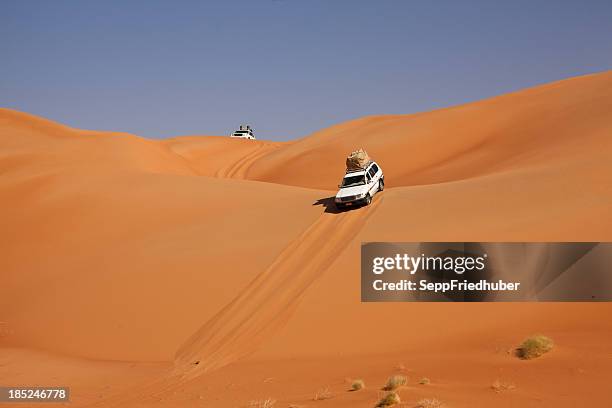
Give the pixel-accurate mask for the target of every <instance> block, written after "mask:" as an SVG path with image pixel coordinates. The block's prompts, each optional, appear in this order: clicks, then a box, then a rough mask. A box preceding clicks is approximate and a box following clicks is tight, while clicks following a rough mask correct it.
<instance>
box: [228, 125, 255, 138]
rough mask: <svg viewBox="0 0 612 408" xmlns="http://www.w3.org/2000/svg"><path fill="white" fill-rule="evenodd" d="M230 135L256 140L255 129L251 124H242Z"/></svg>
mask: <svg viewBox="0 0 612 408" xmlns="http://www.w3.org/2000/svg"><path fill="white" fill-rule="evenodd" d="M230 137H237V138H240V139H249V140H255V135H254V134H253V129H252V128H251V126H249V125H240V129H238V130H237V131H235V132H234V133H232V134H231V135H230Z"/></svg>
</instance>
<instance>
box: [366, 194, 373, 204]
mask: <svg viewBox="0 0 612 408" xmlns="http://www.w3.org/2000/svg"><path fill="white" fill-rule="evenodd" d="M371 202H372V196H370V194H369V193H368V194H367V195H366V197H365V205H370V203H371Z"/></svg>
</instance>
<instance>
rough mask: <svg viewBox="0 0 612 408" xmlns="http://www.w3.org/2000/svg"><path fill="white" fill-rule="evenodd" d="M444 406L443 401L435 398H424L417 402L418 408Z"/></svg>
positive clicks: (438, 407)
mask: <svg viewBox="0 0 612 408" xmlns="http://www.w3.org/2000/svg"><path fill="white" fill-rule="evenodd" d="M440 407H442V402H440V401H438V400H437V399H435V398H423V399H422V400H420V401H419V402H417V404H416V408H440Z"/></svg>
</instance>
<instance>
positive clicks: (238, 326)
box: [175, 197, 383, 378]
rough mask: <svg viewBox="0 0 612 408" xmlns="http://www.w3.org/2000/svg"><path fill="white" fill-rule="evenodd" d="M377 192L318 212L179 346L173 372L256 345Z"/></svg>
mask: <svg viewBox="0 0 612 408" xmlns="http://www.w3.org/2000/svg"><path fill="white" fill-rule="evenodd" d="M382 198H383V197H380V198H379V200H376V201H375V202H374V203H372V205H370V206H369V207H365V208H361V209H358V210H356V211H355V210H354V211H350V212H347V213H342V214H328V213H324V214H322V215H321V216H320V217H319V218H318V219H317V220H316V221H315V222H314V223H313V224H312V225H311V226H310V227H308V229H306V231H304V232H303V233H302V234H301V235H300V236H299V237H298V238H297V239H295V240H294V241H292V242H291V243H290V244H289V245H288V246H287V247H286V248H285V249H284V250H283V251H282V252H281V253H280V255H279V256H278V257H277V258H276V260H275V261H274V262H273V263H272V264H271V265H270V266H269V267H268V268H267V269H266V270H264V271H263V272H261V273H259V274H258V275H257V276H256V277H255V279H254V280H253V281H252V282H251V283H250V284H249V285H248V286H247V287H246V288H245V289H244V290H243V291H242V292H241V293H240V294H239V295H238V296H237V297H236V298H234V300H233V301H232V302H230V303H229V304H228V305H227V306H225V307H224V308H223V309H222V310H221V311H220V312H219V313H217V315H215V316H214V317H213V318H212V319H210V320H209V321H208V322H207V323H206V324H204V325H203V326H202V327H201V328H200V329H199V330H198V331H197V332H196V333H195V334H194V335H192V336H191V338H189V339H188V340H187V341H186V342H185V343H184V344H183V345H182V346H181V347H180V348H179V350H178V351H177V353H176V358H175V374H177V375H181V376H186V377H188V378H191V377H194V376H197V375H199V374H202V373H204V372H206V371H210V370H213V369H216V368H220V367H222V366H224V365H227V364H229V363H231V362H233V361H235V360H238V359H240V358H242V357H246V356H248V355H249V354H250V353H252V352H253V351H255V350H256V349H257V348H258V347H259V346H260V344H262V342H263V341H264V340H265V339H266V338H268V337H269V336H271V335H273V334H274V333H275V332H276V331H277V330H278V329H280V328H281V327H282V326H283V325H284V324H285V323H286V322H287V320H288V319H289V317H290V316H291V315H292V314H293V312H294V310H295V308H296V307H297V305H298V303H299V301H300V299H301V297H302V295H303V294H304V292H305V291H306V289H308V287H309V286H310V285H311V284H312V283H313V282H314V281H315V280H316V279H317V278H318V277H320V276H321V275H322V274H323V273H324V272H325V270H326V269H327V268H328V267H329V266H330V265H331V263H332V262H333V261H334V260H335V259H336V258H337V257H338V255H339V254H340V253H342V251H343V250H344V249H345V248H346V247H347V246H348V245H349V244H350V243H351V242H352V241H353V239H354V238H355V236H356V235H357V233H358V232H359V231H360V230H361V228H362V227H363V226H364V225H365V223H366V221H367V219H368V218H369V217H370V216H371V215H372V214H373V213H374V211H375V210H376V208H377V207H378V206H379V205H380V203H381V202H382Z"/></svg>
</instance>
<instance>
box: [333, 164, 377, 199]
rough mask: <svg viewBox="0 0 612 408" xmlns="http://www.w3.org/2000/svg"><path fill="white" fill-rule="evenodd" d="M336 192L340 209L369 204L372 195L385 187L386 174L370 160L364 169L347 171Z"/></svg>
mask: <svg viewBox="0 0 612 408" xmlns="http://www.w3.org/2000/svg"><path fill="white" fill-rule="evenodd" d="M338 187H340V190H339V191H338V194H336V199H335V203H336V207H337V208H338V209H342V208H346V207H349V206H357V205H362V204H364V205H368V204H370V203H371V202H372V197H374V194H376V193H378V192H379V191H383V189H384V188H385V176H384V174H383V172H382V169H381V168H380V167H379V166H378V164H376V163H375V162H373V161H371V162H369V163H368V164H367V165H366V166H365V167H364V168H363V169H359V170H350V171H347V172H346V174H345V175H344V178H343V179H342V184H340V185H339V186H338Z"/></svg>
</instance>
